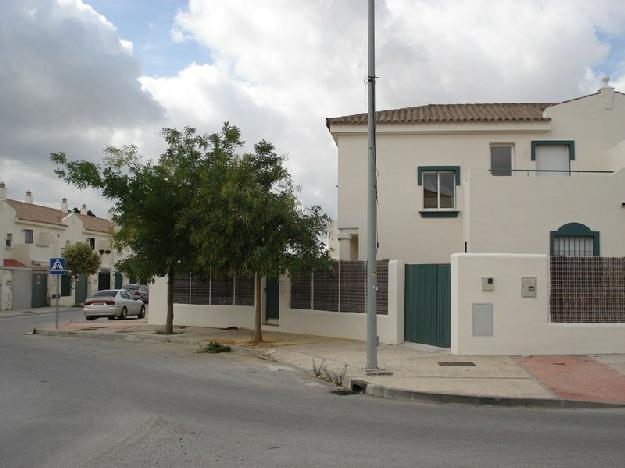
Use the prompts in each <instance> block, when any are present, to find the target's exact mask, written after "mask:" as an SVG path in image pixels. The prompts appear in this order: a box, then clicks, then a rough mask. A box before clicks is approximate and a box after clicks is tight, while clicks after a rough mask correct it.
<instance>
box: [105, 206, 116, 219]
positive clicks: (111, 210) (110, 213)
mask: <svg viewBox="0 0 625 468" xmlns="http://www.w3.org/2000/svg"><path fill="white" fill-rule="evenodd" d="M106 214H107V216H106V219H108V220H109V221H113V216H115V210H114V209H113V208H109V210H108V211H107V212H106Z"/></svg>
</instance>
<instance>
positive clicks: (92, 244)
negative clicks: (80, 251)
mask: <svg viewBox="0 0 625 468" xmlns="http://www.w3.org/2000/svg"><path fill="white" fill-rule="evenodd" d="M87 240H88V241H89V247H91V249H92V250H94V249H95V237H89V238H88V239H87Z"/></svg>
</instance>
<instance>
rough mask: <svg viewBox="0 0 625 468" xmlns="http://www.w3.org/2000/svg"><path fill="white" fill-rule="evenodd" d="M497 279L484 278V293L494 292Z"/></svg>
mask: <svg viewBox="0 0 625 468" xmlns="http://www.w3.org/2000/svg"><path fill="white" fill-rule="evenodd" d="M494 290H495V278H493V277H492V276H482V291H494Z"/></svg>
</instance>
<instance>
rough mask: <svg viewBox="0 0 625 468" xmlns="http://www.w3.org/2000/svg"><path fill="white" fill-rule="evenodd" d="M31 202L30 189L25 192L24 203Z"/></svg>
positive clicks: (31, 193)
mask: <svg viewBox="0 0 625 468" xmlns="http://www.w3.org/2000/svg"><path fill="white" fill-rule="evenodd" d="M32 202H33V192H31V191H30V190H29V191H28V192H26V196H25V197H24V203H32Z"/></svg>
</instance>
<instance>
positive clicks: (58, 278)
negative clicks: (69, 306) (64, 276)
mask: <svg viewBox="0 0 625 468" xmlns="http://www.w3.org/2000/svg"><path fill="white" fill-rule="evenodd" d="M55 276H56V313H55V314H54V315H55V319H56V325H55V328H56V329H57V330H58V329H59V296H60V295H61V275H55Z"/></svg>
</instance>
